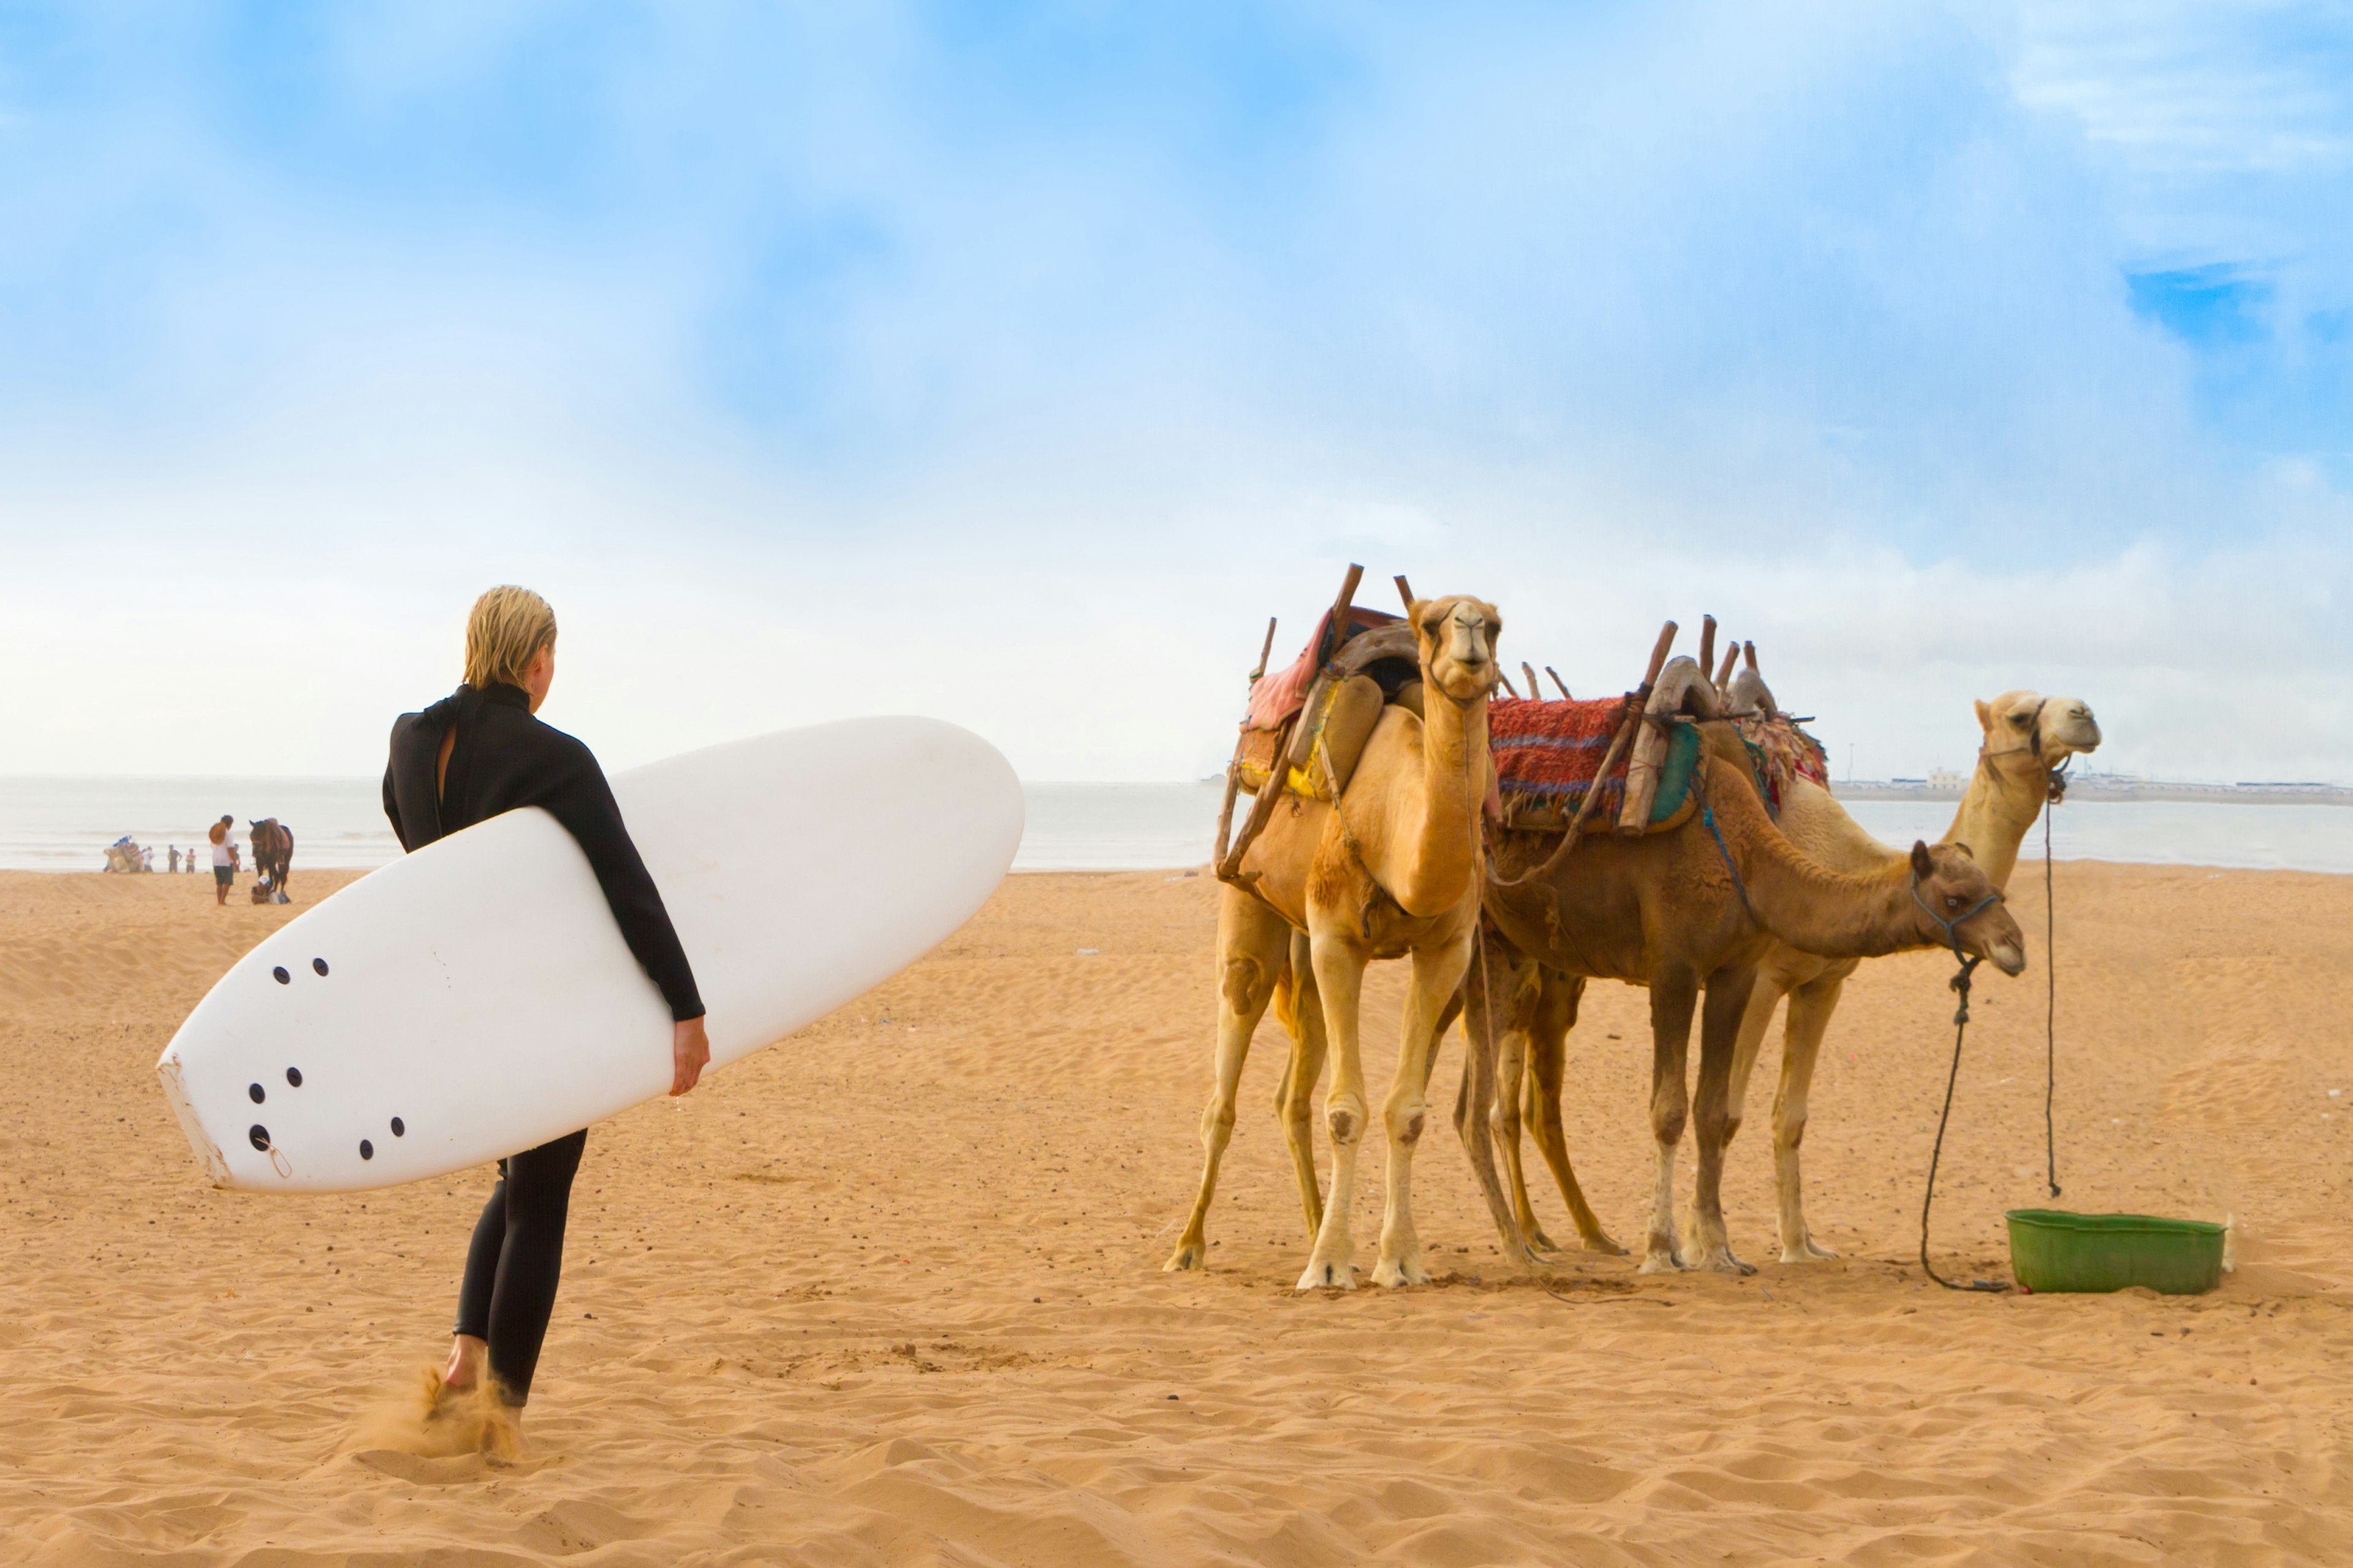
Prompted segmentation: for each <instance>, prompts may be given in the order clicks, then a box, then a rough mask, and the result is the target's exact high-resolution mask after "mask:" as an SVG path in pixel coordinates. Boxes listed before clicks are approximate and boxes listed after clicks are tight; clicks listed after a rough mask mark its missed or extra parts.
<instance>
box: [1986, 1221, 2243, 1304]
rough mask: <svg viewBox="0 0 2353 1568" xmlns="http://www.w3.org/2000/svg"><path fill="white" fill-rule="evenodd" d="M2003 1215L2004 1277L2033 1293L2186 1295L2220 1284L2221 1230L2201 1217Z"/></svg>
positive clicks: (2192, 1294)
mask: <svg viewBox="0 0 2353 1568" xmlns="http://www.w3.org/2000/svg"><path fill="white" fill-rule="evenodd" d="M2007 1217H2008V1218H2009V1220H2010V1272H2011V1273H2013V1274H2015V1275H2016V1276H2018V1282H2019V1283H2020V1284H2021V1285H2023V1286H2025V1287H2026V1288H2027V1289H2029V1290H2031V1291H2034V1292H2035V1293H2037V1294H2042V1293H2043V1292H2046V1291H2069V1290H2072V1291H2079V1292H2082V1291H2099V1290H2122V1289H2126V1287H2128V1286H2133V1285H2145V1286H2147V1287H2148V1289H2152V1290H2156V1291H2158V1292H2160V1293H2162V1294H2164V1295H2168V1296H2194V1295H2196V1294H2198V1293H2199V1292H2200V1291H2201V1290H2211V1289H2214V1287H2215V1286H2216V1285H2218V1284H2220V1283H2221V1279H2222V1227H2221V1226H2219V1225H2213V1224H2210V1223H2209V1222H2207V1221H2205V1220H2202V1219H2154V1218H2151V1217H2150V1216H2149V1215H2142V1214H2069V1213H2068V1212H2067V1211H2066V1210H2064V1209H2012V1210H2010V1213H2009V1215H2008V1216H2007Z"/></svg>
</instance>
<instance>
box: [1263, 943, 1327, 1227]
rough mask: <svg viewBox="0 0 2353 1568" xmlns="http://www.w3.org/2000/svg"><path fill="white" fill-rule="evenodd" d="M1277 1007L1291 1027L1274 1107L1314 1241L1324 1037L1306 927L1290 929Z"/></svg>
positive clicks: (1319, 1196)
mask: <svg viewBox="0 0 2353 1568" xmlns="http://www.w3.org/2000/svg"><path fill="white" fill-rule="evenodd" d="M1286 990H1287V991H1288V992H1289V994H1288V995H1287V996H1286V995H1285V994H1284V993H1285V991H1286ZM1275 1006H1276V1010H1277V1012H1278V1013H1279V1014H1280V1015H1281V1016H1282V1024H1283V1027H1284V1028H1286V1029H1288V1030H1289V1031H1290V1032H1291V1061H1290V1065H1289V1066H1287V1067H1286V1068H1284V1069H1283V1074H1282V1085H1281V1086H1280V1087H1279V1088H1278V1089H1276V1090H1275V1093H1274V1110H1275V1114H1276V1115H1277V1116H1278V1117H1280V1118H1281V1119H1282V1135H1283V1139H1284V1142H1287V1143H1289V1144H1290V1146H1291V1168H1292V1172H1293V1174H1294V1175H1295V1176H1296V1177H1297V1178H1298V1181H1299V1207H1300V1210H1301V1212H1302V1213H1303V1214H1304V1215H1306V1218H1307V1238H1308V1240H1309V1241H1310V1242H1311V1243H1313V1242H1314V1239H1315V1232H1316V1229H1317V1227H1319V1226H1322V1225H1323V1223H1324V1191H1323V1189H1322V1188H1321V1187H1320V1186H1318V1185H1317V1184H1316V1177H1315V1134H1314V1128H1313V1126H1312V1125H1311V1119H1312V1118H1313V1117H1314V1112H1315V1085H1316V1083H1317V1081H1318V1080H1319V1079H1322V1078H1323V1076H1324V1051H1325V1045H1326V1037H1325V1035H1324V997H1323V994H1322V993H1321V992H1319V991H1317V990H1316V989H1315V968H1314V961H1313V960H1312V959H1311V958H1310V957H1309V954H1308V945H1307V934H1306V932H1304V931H1293V932H1292V933H1291V966H1290V969H1289V971H1288V972H1287V974H1286V976H1285V979H1284V982H1283V984H1282V985H1278V986H1277V987H1276V988H1275Z"/></svg>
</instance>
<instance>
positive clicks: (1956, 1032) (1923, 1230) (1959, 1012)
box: [1920, 911, 2010, 1294]
mask: <svg viewBox="0 0 2353 1568" xmlns="http://www.w3.org/2000/svg"><path fill="white" fill-rule="evenodd" d="M1972 912H1974V911H1972ZM1953 956H1954V957H1955V958H1957V959H1959V960H1960V963H1961V968H1960V973H1957V974H1956V975H1954V976H1953V978H1952V981H1951V983H1950V984H1951V985H1952V988H1953V990H1954V991H1955V993H1957V994H1958V995H1959V997H1960V1005H1959V1006H1958V1007H1957V1008H1955V1009H1954V1011H1953V1068H1952V1071H1950V1072H1949V1073H1947V1075H1946V1076H1945V1109H1944V1110H1943V1111H1942V1112H1940V1113H1939V1114H1938V1115H1937V1117H1936V1147H1935V1148H1934V1149H1932V1150H1931V1151H1930V1152H1929V1154H1928V1191H1927V1193H1926V1195H1925V1196H1923V1197H1922V1198H1921V1200H1920V1268H1921V1269H1922V1270H1923V1271H1924V1272H1926V1274H1927V1276H1928V1278H1929V1279H1934V1280H1935V1281H1936V1283H1937V1284H1939V1285H1942V1286H1943V1287H1944V1288H1945V1289H1947V1290H1983V1291H1989V1292H1993V1293H1997V1294H1998V1293H2000V1292H2002V1291H2005V1290H2008V1289H2010V1287H2009V1286H2007V1285H2004V1284H2002V1283H2000V1281H1999V1280H1993V1279H1975V1280H1971V1281H1970V1282H1969V1283H1968V1284H1967V1285H1956V1284H1954V1283H1953V1282H1952V1281H1951V1280H1949V1279H1946V1278H1945V1277H1944V1276H1943V1275H1941V1274H1939V1273H1937V1272H1936V1265H1935V1264H1933V1263H1931V1262H1929V1261H1928V1211H1929V1209H1930V1208H1932V1207H1933V1206H1935V1205H1936V1166H1937V1165H1938V1163H1941V1162H1942V1161H1943V1159H1944V1157H1945V1124H1946V1123H1947V1122H1948V1121H1951V1120H1952V1116H1953V1086H1954V1085H1955V1084H1957V1083H1958V1082H1959V1081H1960V1077H1961V1041H1962V1040H1963V1039H1965V1038H1966V1037H1968V1029H1969V979H1970V976H1971V974H1972V973H1973V972H1974V971H1975V970H1976V969H1977V966H1978V963H1980V962H1981V961H1980V960H1978V959H1975V958H1971V957H1969V956H1968V955H1966V954H1964V953H1963V952H1961V947H1960V943H1959V942H1955V943H1954V944H1953Z"/></svg>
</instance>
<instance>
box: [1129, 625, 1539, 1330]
mask: <svg viewBox="0 0 2353 1568" xmlns="http://www.w3.org/2000/svg"><path fill="white" fill-rule="evenodd" d="M1408 619H1409V622H1410V624H1411V626H1412V627H1413V632H1414V637H1415V643H1416V647H1417V651H1418V658H1419V666H1420V675H1421V692H1420V694H1419V708H1420V710H1421V711H1420V712H1419V713H1417V712H1416V711H1414V705H1413V704H1410V703H1409V702H1406V701H1398V702H1393V703H1391V704H1389V705H1388V706H1387V707H1385V708H1383V709H1382V710H1381V712H1380V715H1379V718H1378V720H1377V721H1376V722H1375V724H1374V727H1373V730H1372V733H1371V735H1370V737H1369V738H1368V739H1367V740H1366V742H1365V747H1364V751H1363V753H1362V755H1361V757H1360V759H1359V760H1358V762H1357V763H1356V770H1355V772H1354V773H1353V774H1352V775H1351V776H1350V777H1349V779H1348V781H1347V783H1346V785H1345V788H1344V789H1342V790H1341V791H1339V792H1338V798H1337V799H1336V800H1335V801H1332V802H1322V801H1316V800H1313V799H1308V798H1304V797H1302V796H1299V795H1291V796H1290V797H1288V800H1287V802H1286V804H1287V805H1288V809H1287V810H1286V809H1281V808H1277V809H1275V810H1274V811H1273V813H1272V815H1271V817H1269V818H1267V819H1266V822H1265V826H1264V827H1263V830H1262V831H1261V833H1260V835H1259V837H1257V838H1256V839H1255V840H1254V841H1252V842H1251V843H1250V847H1249V849H1248V851H1247V853H1246V854H1245V856H1244V857H1243V858H1242V860H1241V862H1240V864H1241V867H1242V870H1241V872H1240V876H1238V877H1237V878H1236V879H1235V882H1233V883H1229V885H1228V886H1227V887H1226V889H1225V890H1224V899H1223V902H1222V904H1221V907H1220V909H1219V919H1218V973H1219V993H1218V1054H1217V1077H1216V1081H1215V1084H1214V1086H1213V1088H1212V1090H1211V1094H1210V1099H1209V1103H1208V1107H1207V1108H1206V1109H1205V1110H1203V1112H1202V1115H1201V1143H1202V1150H1203V1163H1202V1171H1201V1184H1200V1190H1199V1194H1198V1196H1197V1198H1196V1199H1195V1202H1194V1205H1193V1210H1192V1214H1191V1216H1190V1218H1189V1219H1188V1220H1187V1225H1186V1227H1185V1232H1184V1235H1183V1236H1182V1237H1179V1238H1178V1241H1177V1245H1176V1251H1175V1253H1174V1254H1172V1255H1171V1256H1170V1258H1169V1259H1168V1261H1167V1263H1166V1268H1170V1269H1183V1268H1200V1267H1201V1266H1202V1265H1203V1264H1204V1263H1205V1262H1206V1260H1207V1255H1208V1242H1207V1241H1206V1239H1205V1230H1206V1225H1207V1218H1208V1207H1209V1203H1210V1200H1211V1198H1212V1197H1213V1195H1214V1194H1215V1193H1216V1190H1217V1183H1218V1168H1219V1161H1220V1160H1221V1159H1222V1157H1223V1155H1224V1152H1225V1149H1226V1144H1227V1142H1228V1140H1229V1138H1230V1137H1231V1136H1232V1132H1233V1123H1234V1099H1235V1093H1236V1089H1237V1086H1238V1084H1239V1082H1240V1078H1241V1069H1242V1064H1243V1062H1244V1060H1245V1059H1246V1058H1247V1056H1248V1054H1249V1050H1250V1036H1251V1034H1252V1032H1253V1031H1254V1030H1255V1029H1256V1027H1257V1026H1258V1022H1259V1020H1260V1018H1261V1016H1263V1015H1264V1014H1265V1011H1266V1008H1267V1005H1268V1004H1269V1003H1270V1002H1271V1001H1272V1000H1274V999H1275V994H1276V991H1277V988H1278V984H1279V983H1280V982H1282V981H1283V979H1284V978H1285V976H1286V974H1289V975H1290V977H1291V980H1292V984H1293V985H1294V986H1295V987H1296V989H1295V990H1294V991H1293V995H1292V1003H1293V1007H1295V1008H1296V1010H1297V1012H1298V1014H1300V1015H1307V1014H1313V1013H1315V1012H1318V1011H1320V1013H1321V1017H1322V1022H1323V1025H1324V1027H1323V1029H1322V1030H1321V1031H1318V1030H1316V1029H1314V1027H1312V1026H1310V1023H1309V1020H1308V1018H1307V1017H1306V1016H1287V1017H1286V1020H1285V1021H1286V1023H1288V1024H1290V1025H1291V1026H1292V1033H1293V1038H1294V1040H1295V1041H1296V1042H1297V1043H1298V1044H1297V1047H1296V1048H1297V1049H1299V1050H1303V1051H1304V1050H1314V1051H1315V1052H1316V1056H1317V1059H1315V1060H1314V1061H1313V1062H1312V1063H1306V1064H1303V1063H1301V1062H1299V1061H1298V1060H1296V1059H1295V1060H1294V1062H1293V1070H1292V1071H1291V1072H1290V1073H1289V1074H1288V1075H1287V1077H1286V1079H1285V1091H1284V1119H1285V1122H1286V1125H1287V1126H1288V1127H1289V1128H1290V1129H1291V1130H1292V1134H1293V1137H1292V1145H1293V1156H1294V1159H1295V1161H1296V1162H1297V1163H1298V1167H1299V1176H1300V1184H1301V1197H1302V1203H1303V1206H1304V1207H1305V1209H1306V1212H1307V1217H1308V1223H1309V1227H1310V1229H1311V1231H1312V1232H1313V1236H1314V1240H1313V1246H1312V1250H1311V1252H1310V1255H1309V1258H1308V1263H1307V1267H1306V1268H1305V1270H1304V1271H1303V1273H1302V1274H1301V1276H1300V1279H1299V1289H1303V1290H1306V1289H1318V1288H1322V1287H1332V1288H1336V1289H1354V1288H1355V1286H1356V1264H1355V1252H1356V1244H1355V1237H1354V1236H1353V1234H1352V1227H1351V1224H1350V1215H1351V1210H1352V1207H1353V1200H1354V1196H1355V1192H1356V1156H1357V1152H1358V1150H1359V1147H1360V1145H1361V1143H1362V1142H1363V1139H1364V1136H1365V1130H1366V1124H1367V1120H1368V1116H1367V1112H1368V1103H1367V1100H1366V1092H1365V1083H1364V1068H1363V1064H1362V1061H1361V1058H1360V1049H1359V1037H1358V1030H1357V1024H1358V1012H1359V1001H1360V996H1361V992H1362V986H1363V980H1364V972H1365V965H1366V963H1368V962H1369V961H1371V960H1372V959H1375V958H1408V959H1409V960H1410V961H1411V963H1412V978H1411V981H1410V983H1409V986H1408V989H1407V995H1406V1005H1405V1013H1404V1021H1403V1026H1402V1039H1401V1043H1400V1047H1399V1049H1398V1066H1397V1071H1396V1073H1395V1074H1394V1076H1393V1077H1392V1079H1391V1080H1390V1086H1389V1090H1388V1097H1387V1099H1386V1100H1385V1101H1384V1103H1383V1105H1382V1122H1383V1126H1384V1129H1385V1131H1386V1132H1387V1135H1388V1171H1387V1177H1388V1189H1387V1205H1386V1208H1385V1212H1384V1215H1383V1218H1382V1224H1381V1237H1380V1251H1379V1256H1378V1259H1377V1263H1376V1265H1375V1268H1374V1271H1373V1279H1374V1282H1375V1283H1376V1284H1378V1285H1382V1286H1385V1287H1396V1286H1401V1285H1413V1284H1421V1283H1424V1282H1426V1281H1427V1280H1428V1279H1429V1278H1430V1275H1429V1271H1428V1270H1427V1269H1426V1268H1424V1267H1423V1264H1422V1261H1421V1244H1420V1240H1419V1237H1418V1235H1417V1234H1416V1232H1415V1229H1414V1225H1413V1213H1412V1168H1413V1154H1414V1150H1415V1147H1416V1145H1417V1143H1418V1142H1419V1140H1420V1137H1421V1134H1422V1131H1423V1130H1424V1128H1425V1127H1426V1126H1427V1124H1428V1121H1429V1106H1428V1103H1427V1098H1426V1090H1427V1089H1428V1087H1429V1079H1430V1067H1431V1064H1432V1062H1433V1060H1434V1058H1435V1054H1436V1053H1435V1046H1436V1042H1437V1040H1438V1038H1439V1037H1440V1034H1441V1033H1442V1031H1443V1028H1444V1026H1445V1025H1446V1024H1447V1023H1448V1022H1450V1021H1451V1018H1452V1016H1453V1011H1454V1004H1455V1000H1456V997H1457V994H1458V991H1459V989H1460V986H1461V981H1462V977H1463V974H1464V973H1465V971H1466V970H1467V969H1468V967H1469V964H1470V960H1471V952H1472V943H1473V942H1474V940H1475V938H1476V935H1477V931H1478V927H1479V906H1480V896H1481V889H1482V885H1483V881H1484V869H1485V861H1484V854H1483V850H1482V845H1481V841H1480V835H1479V813H1480V809H1481V805H1482V802H1483V801H1484V800H1485V798H1486V796H1487V793H1488V791H1489V789H1490V787H1491V785H1492V783H1493V764H1492V763H1491V761H1490V759H1489V757H1488V754H1487V721H1486V706H1487V698H1488V694H1489V692H1490V691H1491V690H1492V689H1493V686H1494V683H1495V680H1496V678H1497V675H1498V673H1499V671H1498V667H1497V665H1496V663H1495V656H1494V645H1495V638H1496V637H1497V635H1498V634H1499V633H1500V632H1501V631H1502V629H1503V620H1502V617H1501V616H1499V615H1497V613H1496V611H1495V607H1494V606H1493V605H1490V604H1487V603H1485V602H1484V601H1482V600H1478V599H1473V598H1469V597H1467V596H1455V597H1450V598H1441V599H1415V600H1413V601H1412V602H1411V604H1410V605H1409V609H1408ZM1264 787H1266V788H1268V789H1280V788H1282V784H1281V782H1280V780H1279V779H1273V778H1271V779H1270V780H1269V781H1268V783H1267V784H1266V785H1265V786H1264ZM1294 931H1303V932H1304V933H1305V940H1304V942H1303V943H1302V944H1300V945H1303V946H1304V948H1305V950H1306V951H1305V952H1304V954H1303V957H1304V959H1305V963H1303V964H1300V965H1297V966H1296V967H1295V968H1294V964H1293V933H1294ZM1311 980H1312V984H1311ZM1291 1011H1292V1009H1290V1008H1286V1013H1289V1012H1291ZM1327 1038H1328V1040H1329V1041H1330V1043H1331V1044H1332V1045H1333V1046H1335V1047H1337V1055H1338V1067H1337V1070H1336V1071H1335V1074H1334V1078H1333V1082H1332V1087H1331V1089H1330V1090H1329V1092H1328V1093H1327V1094H1326V1096H1325V1098H1324V1124H1325V1127H1326V1129H1327V1131H1328V1132H1329V1134H1330V1137H1331V1143H1332V1182H1331V1199H1330V1201H1329V1203H1323V1202H1321V1201H1320V1200H1319V1198H1318V1196H1317V1194H1316V1191H1315V1173H1314V1163H1313V1154H1312V1150H1311V1149H1310V1147H1309V1146H1308V1144H1307V1142H1306V1136H1305V1134H1306V1131H1307V1129H1306V1100H1307V1096H1308V1095H1309V1094H1310V1092H1312V1090H1313V1089H1314V1083H1315V1080H1316V1079H1317V1077H1318V1076H1320V1073H1321V1070H1322V1066H1323V1063H1322V1061H1321V1059H1320V1058H1321V1050H1320V1048H1319V1047H1322V1046H1323V1044H1324V1041H1325V1040H1326V1039H1327ZM1473 1055H1474V1058H1476V1056H1477V1053H1476V1052H1475V1051H1474V1053H1473ZM1473 1065H1474V1069H1475V1072H1474V1076H1475V1077H1476V1079H1477V1081H1478V1085H1479V1092H1481V1093H1482V1094H1484V1093H1486V1092H1488V1085H1487V1083H1486V1079H1487V1076H1488V1074H1487V1072H1486V1070H1485V1068H1484V1067H1483V1066H1482V1063H1481V1062H1480V1061H1478V1060H1474V1064H1473ZM1461 1131H1462V1134H1463V1136H1464V1138H1465V1139H1466V1140H1467V1141H1469V1142H1471V1144H1472V1167H1473V1169H1474V1171H1477V1172H1479V1173H1481V1176H1482V1191H1483V1192H1484V1194H1485V1196H1486V1198H1487V1202H1488V1207H1489V1211H1490V1215H1491V1216H1492V1217H1493V1219H1494V1221H1495V1224H1496V1228H1497V1230H1498V1232H1499V1234H1501V1235H1503V1236H1504V1237H1507V1238H1510V1239H1512V1240H1514V1242H1516V1239H1517V1231H1516V1228H1515V1227H1514V1226H1513V1224H1512V1220H1511V1214H1510V1210H1509V1209H1508V1207H1507V1206H1506V1205H1505V1204H1504V1196H1503V1189H1502V1184H1501V1183H1500V1181H1498V1180H1497V1178H1496V1177H1495V1174H1494V1171H1493V1160H1492V1156H1489V1155H1487V1153H1486V1151H1485V1150H1484V1148H1483V1144H1484V1142H1485V1139H1486V1128H1485V1126H1484V1123H1483V1120H1478V1121H1477V1124H1476V1125H1470V1124H1465V1125H1463V1126H1462V1127H1461Z"/></svg>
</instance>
